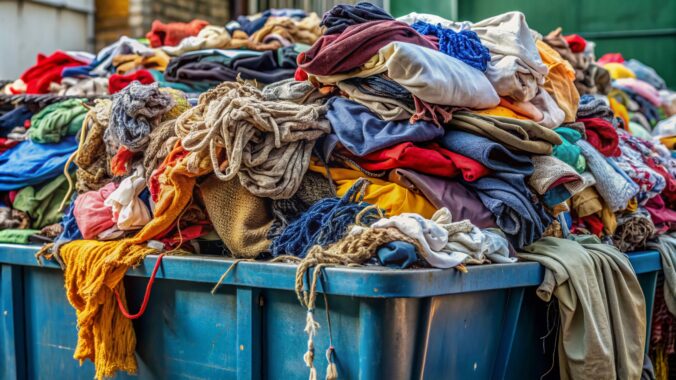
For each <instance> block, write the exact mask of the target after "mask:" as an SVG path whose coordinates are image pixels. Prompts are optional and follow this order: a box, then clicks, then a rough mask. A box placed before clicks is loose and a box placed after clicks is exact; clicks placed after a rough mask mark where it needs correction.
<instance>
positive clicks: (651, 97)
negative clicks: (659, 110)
mask: <svg viewBox="0 0 676 380" xmlns="http://www.w3.org/2000/svg"><path fill="white" fill-rule="evenodd" d="M615 84H617V85H618V86H622V87H626V88H628V89H630V90H632V91H634V92H635V93H637V94H639V95H641V96H642V97H644V98H646V99H648V101H649V102H650V103H652V105H654V106H655V107H659V106H660V105H662V99H661V98H660V92H659V91H657V89H656V88H655V87H653V86H652V85H651V84H650V83H648V82H644V81H642V80H640V79H636V78H622V79H616V80H615Z"/></svg>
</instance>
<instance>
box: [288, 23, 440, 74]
mask: <svg viewBox="0 0 676 380" xmlns="http://www.w3.org/2000/svg"><path fill="white" fill-rule="evenodd" d="M393 41H403V42H409V43H412V44H416V45H420V46H423V47H426V48H430V49H435V50H438V45H435V44H434V43H433V42H431V41H430V39H429V38H426V37H425V36H422V35H421V34H420V33H418V32H416V31H415V30H414V29H413V28H411V27H410V26H409V25H407V24H406V23H403V22H401V21H396V20H388V21H369V22H365V23H362V24H356V25H352V26H349V27H347V29H345V31H343V33H340V34H328V35H323V36H322V37H320V38H319V39H318V40H317V42H315V43H314V45H312V47H311V48H310V50H308V51H306V52H304V53H300V54H299V55H298V63H299V66H300V67H301V68H302V69H303V70H305V71H306V72H308V73H310V74H314V75H332V74H337V73H344V72H347V71H350V70H353V69H356V68H358V67H359V66H361V65H362V64H364V63H365V62H366V61H368V60H369V59H370V58H371V57H373V56H374V55H376V54H378V50H380V48H382V47H383V46H385V45H387V44H389V43H390V42H393Z"/></svg>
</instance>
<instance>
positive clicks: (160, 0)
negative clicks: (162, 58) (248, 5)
mask: <svg viewBox="0 0 676 380" xmlns="http://www.w3.org/2000/svg"><path fill="white" fill-rule="evenodd" d="M233 1H236V0H233ZM230 9H231V1H230V0H96V49H97V50H98V49H101V48H102V47H104V46H106V45H107V44H109V43H111V42H114V41H116V40H117V39H118V38H119V37H120V36H122V35H127V36H130V37H143V36H144V35H145V33H146V32H147V31H149V30H150V25H151V24H152V22H153V20H156V19H157V20H160V21H163V22H171V21H190V20H192V19H195V18H199V19H202V20H206V21H209V22H210V23H212V24H214V25H225V23H226V22H227V21H229V20H230V18H231V15H230Z"/></svg>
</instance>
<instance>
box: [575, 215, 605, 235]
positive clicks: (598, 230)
mask: <svg viewBox="0 0 676 380" xmlns="http://www.w3.org/2000/svg"><path fill="white" fill-rule="evenodd" d="M580 220H582V221H583V222H584V224H585V225H586V226H587V228H589V231H590V232H591V233H593V234H594V235H596V236H598V237H601V236H602V235H603V221H601V218H599V216H598V215H596V214H592V215H589V216H585V217H584V218H580Z"/></svg>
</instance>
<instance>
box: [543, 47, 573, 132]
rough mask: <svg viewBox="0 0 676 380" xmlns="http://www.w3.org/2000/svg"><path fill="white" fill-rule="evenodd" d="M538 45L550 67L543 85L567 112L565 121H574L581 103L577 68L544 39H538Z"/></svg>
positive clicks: (546, 63)
mask: <svg viewBox="0 0 676 380" xmlns="http://www.w3.org/2000/svg"><path fill="white" fill-rule="evenodd" d="M536 45H537V48H538V52H539V53H540V58H541V59H542V62H543V63H544V64H545V65H547V69H549V73H548V74H547V76H546V77H545V83H544V86H543V87H544V89H545V91H547V93H548V94H549V95H551V96H552V98H554V101H556V104H557V105H558V106H559V108H561V110H562V111H563V113H564V114H565V118H564V119H563V122H564V123H572V122H574V121H575V118H576V115H577V106H578V104H579V103H580V93H579V92H578V91H577V88H576V87H575V69H573V67H572V66H571V65H570V63H568V61H566V60H564V59H563V58H561V55H560V54H559V53H558V52H557V51H556V50H554V49H553V48H552V47H551V46H549V45H547V44H546V43H545V42H544V41H542V40H538V41H537V42H536Z"/></svg>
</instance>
